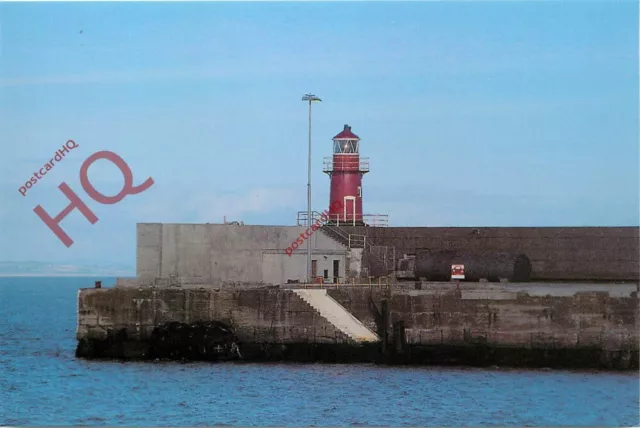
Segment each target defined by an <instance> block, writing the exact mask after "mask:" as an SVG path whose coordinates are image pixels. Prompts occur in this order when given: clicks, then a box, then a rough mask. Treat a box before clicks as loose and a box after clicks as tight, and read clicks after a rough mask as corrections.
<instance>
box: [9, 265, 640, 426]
mask: <svg viewBox="0 0 640 428" xmlns="http://www.w3.org/2000/svg"><path fill="white" fill-rule="evenodd" d="M95 279H96V278H33V277H20V278H0V425H147V426H149V425H153V426H160V425H189V426H194V425H243V426H247V425H271V426H273V425H280V426H282V425H315V426H320V425H331V426H337V425H361V426H362V425H383V426H401V425H403V426H416V425H421V426H425V425H429V426H479V425H496V426H505V425H519V426H523V425H527V426H543V425H544V426H549V425H553V426H558V425H572V426H577V425H581V426H586V425H591V426H634V425H636V426H637V425H638V424H639V420H638V403H639V390H638V380H639V377H638V373H636V372H603V371H568V370H522V369H518V370H515V369H508V368H492V369H475V368H464V367H459V368H443V367H385V366H375V365H361V364H344V365H343V364H247V363H218V364H216V363H179V362H117V361H86V360H82V359H77V358H75V356H74V351H75V346H76V320H77V319H76V309H77V295H78V288H82V287H92V286H93V281H94V280H95ZM98 279H99V278H98ZM102 279H103V286H109V285H112V284H113V283H114V280H113V279H112V278H111V279H107V278H102Z"/></svg>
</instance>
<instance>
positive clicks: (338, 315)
mask: <svg viewBox="0 0 640 428" xmlns="http://www.w3.org/2000/svg"><path fill="white" fill-rule="evenodd" d="M293 292H294V293H296V294H297V295H298V296H299V297H300V298H301V299H302V300H304V301H305V302H307V303H308V304H309V305H310V306H311V307H312V308H314V309H315V310H316V311H317V312H318V313H319V314H320V316H322V317H324V318H326V319H327V320H328V321H329V322H330V323H331V324H333V325H334V326H335V327H336V328H337V329H339V330H340V331H342V332H343V333H344V334H346V335H347V336H349V337H350V338H351V339H353V340H355V341H356V342H379V341H380V338H379V337H378V336H377V335H376V334H375V333H374V332H372V331H371V330H369V329H368V328H367V327H365V326H364V324H362V323H361V322H360V321H359V320H358V319H357V318H356V317H354V316H353V315H351V313H350V312H349V311H347V310H346V309H345V308H344V307H343V306H342V305H341V304H339V303H338V302H336V301H335V300H334V299H333V298H332V297H331V296H329V295H328V294H327V290H293Z"/></svg>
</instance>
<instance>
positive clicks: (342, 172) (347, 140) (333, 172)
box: [323, 125, 369, 226]
mask: <svg viewBox="0 0 640 428" xmlns="http://www.w3.org/2000/svg"><path fill="white" fill-rule="evenodd" d="M359 148H360V137H358V136H357V135H356V134H354V133H353V132H351V127H350V126H349V125H345V126H344V129H343V130H342V132H340V133H339V134H338V135H336V136H335V137H333V157H329V158H325V159H324V168H323V171H324V172H326V173H327V174H329V177H331V193H330V201H329V219H330V221H331V222H332V223H336V224H343V223H346V224H350V225H360V226H361V225H364V221H363V220H364V219H363V216H362V176H363V175H364V174H366V173H367V172H369V159H368V158H360V152H359Z"/></svg>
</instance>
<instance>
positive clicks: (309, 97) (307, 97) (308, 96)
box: [302, 94, 322, 283]
mask: <svg viewBox="0 0 640 428" xmlns="http://www.w3.org/2000/svg"><path fill="white" fill-rule="evenodd" d="M302 101H308V102H309V159H308V167H307V169H308V179H307V226H308V227H311V103H313V102H316V101H317V102H320V101H322V100H321V99H320V98H318V97H316V96H315V95H313V94H306V95H305V96H303V97H302ZM307 282H308V283H311V239H307Z"/></svg>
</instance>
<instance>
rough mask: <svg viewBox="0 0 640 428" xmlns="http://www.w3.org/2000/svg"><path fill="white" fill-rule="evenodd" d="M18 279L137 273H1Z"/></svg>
mask: <svg viewBox="0 0 640 428" xmlns="http://www.w3.org/2000/svg"><path fill="white" fill-rule="evenodd" d="M18 277H25V278H27V277H40V278H42V277H51V278H53V277H55V278H70V277H73V278H101V277H102V278H112V277H118V278H135V277H136V274H135V272H123V273H95V274H92V273H0V278H18Z"/></svg>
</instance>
